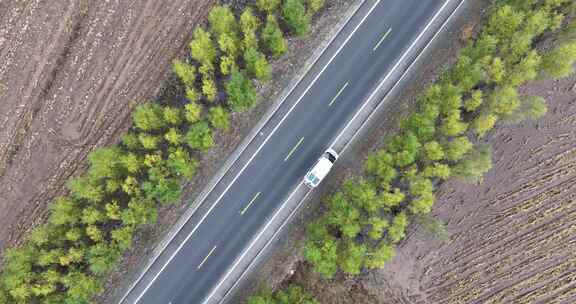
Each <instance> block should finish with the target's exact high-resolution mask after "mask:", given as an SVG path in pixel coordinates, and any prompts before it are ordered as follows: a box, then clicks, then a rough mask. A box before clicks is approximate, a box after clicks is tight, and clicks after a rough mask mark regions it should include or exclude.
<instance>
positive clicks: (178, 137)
mask: <svg viewBox="0 0 576 304" xmlns="http://www.w3.org/2000/svg"><path fill="white" fill-rule="evenodd" d="M164 139H165V140H166V141H167V142H168V143H169V144H171V145H173V146H178V145H180V144H181V143H182V133H180V131H179V130H178V129H176V128H170V129H169V130H168V132H166V134H164Z"/></svg>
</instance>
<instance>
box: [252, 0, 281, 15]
mask: <svg viewBox="0 0 576 304" xmlns="http://www.w3.org/2000/svg"><path fill="white" fill-rule="evenodd" d="M280 1H281V0H256V7H257V8H258V9H259V10H260V11H262V12H265V13H268V14H269V15H271V14H272V13H273V12H274V11H276V10H277V9H278V7H279V6H280Z"/></svg>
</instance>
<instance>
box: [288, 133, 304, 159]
mask: <svg viewBox="0 0 576 304" xmlns="http://www.w3.org/2000/svg"><path fill="white" fill-rule="evenodd" d="M303 141H304V137H302V138H300V140H299V141H298V143H297V144H296V145H295V146H294V148H292V150H290V152H289V153H288V155H286V158H284V161H287V160H288V159H289V158H290V156H292V154H293V153H294V152H295V151H296V149H298V147H300V145H301V144H302V142H303Z"/></svg>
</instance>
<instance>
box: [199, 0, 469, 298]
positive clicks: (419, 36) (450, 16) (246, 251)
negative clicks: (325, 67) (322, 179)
mask: <svg viewBox="0 0 576 304" xmlns="http://www.w3.org/2000/svg"><path fill="white" fill-rule="evenodd" d="M451 1H452V0H446V2H445V3H444V4H443V5H442V7H441V8H440V9H439V10H438V12H436V14H435V15H434V17H433V18H432V19H431V20H430V22H429V23H428V25H427V26H426V27H425V28H424V29H423V30H422V32H421V33H420V35H418V37H417V38H416V39H415V40H414V42H413V43H412V45H411V46H410V47H409V48H408V50H406V51H405V53H404V55H406V54H407V53H409V52H410V51H411V49H412V48H413V47H414V45H416V43H417V42H418V40H420V39H421V38H422V35H423V33H424V32H426V31H427V30H428V29H429V28H430V26H431V25H432V23H434V21H435V20H436V18H438V16H439V15H440V13H442V11H443V10H444V9H445V8H446V6H447V5H448V4H449V3H450V2H451ZM464 2H466V0H462V1H461V2H460V4H459V5H458V6H457V7H456V8H455V9H454V11H453V12H452V13H451V14H450V15H449V16H448V18H447V19H446V20H445V21H444V23H443V24H442V25H441V26H440V28H439V29H438V31H437V32H436V33H435V34H434V36H432V38H431V39H430V41H429V42H428V43H427V44H426V45H425V46H424V48H423V49H422V51H421V52H420V53H419V54H418V55H417V56H416V58H414V61H413V62H412V63H411V64H410V65H409V66H408V68H407V69H406V70H405V71H404V73H403V75H402V76H401V77H400V79H399V80H398V82H396V84H398V83H399V82H400V80H401V79H403V78H404V76H405V75H406V74H407V73H408V71H409V70H410V68H412V66H413V65H414V63H415V62H416V61H417V60H418V59H419V58H420V57H421V55H422V54H423V53H424V52H425V51H426V49H428V47H429V46H430V45H431V44H432V42H434V40H436V37H438V35H439V33H440V32H442V30H443V29H444V28H445V27H446V24H448V22H449V21H450V19H452V17H453V16H454V15H455V13H456V12H457V11H458V9H459V8H460V7H461V6H462V5H463V4H464ZM404 57H405V56H402V57H401V58H400V60H399V61H398V63H400V62H402V60H403V59H404ZM398 63H397V64H396V65H395V66H394V68H393V69H392V70H390V72H389V73H388V75H387V76H386V77H385V78H384V79H383V80H382V81H381V82H380V84H379V85H378V86H377V87H376V89H375V90H374V92H377V91H378V90H379V89H380V88H381V87H382V85H383V84H384V83H385V82H386V80H387V79H388V78H389V76H390V75H391V74H392V72H393V71H394V69H396V68H397V66H398ZM396 84H395V85H394V86H393V87H392V88H391V89H390V91H389V92H388V93H387V94H386V95H388V94H389V93H390V92H392V90H393V89H394V88H395V87H396V86H397V85H396ZM375 94H376V93H372V94H371V95H370V96H369V97H368V98H367V99H366V101H365V103H364V104H363V105H362V107H361V108H360V109H359V110H358V112H356V114H358V113H360V112H361V110H362V109H363V108H364V106H365V105H366V104H368V101H370V99H372V98H373V97H374V95H375ZM384 98H386V96H384V97H383V99H384ZM375 110H376V109H375ZM372 113H374V112H372ZM356 116H357V115H354V117H353V118H352V119H351V120H350V121H349V123H348V124H346V127H344V128H343V129H342V131H341V132H340V134H339V135H338V137H340V136H341V135H342V134H343V133H344V132H345V130H346V129H347V128H348V126H349V124H350V122H351V121H353V120H354V119H355V118H356ZM370 116H371V115H370ZM370 116H369V118H370ZM363 126H364V124H362V125H361V127H360V128H362V127H363ZM355 134H357V132H356V133H355ZM335 142H336V140H335V141H333V142H332V144H331V145H330V146H332V145H333V144H334V143H335ZM347 147H348V145H346V146H345V147H344V148H343V149H342V151H344V149H346V148H347ZM301 185H302V184H298V186H296V189H294V190H293V191H292V193H291V194H290V196H288V198H287V199H286V200H285V201H284V203H283V204H282V206H280V208H278V210H277V211H276V213H275V214H274V215H273V216H272V218H271V219H270V220H269V221H268V223H267V224H266V226H264V228H263V229H262V230H261V231H260V233H259V234H258V235H256V238H254V240H253V241H252V242H251V243H250V245H249V247H248V248H247V249H246V250H244V252H243V253H242V255H241V256H240V257H239V258H237V259H236V262H235V263H234V265H233V266H232V268H230V270H229V271H228V272H227V273H226V274H225V275H224V277H223V278H222V279H221V280H220V282H219V283H218V285H216V287H215V288H214V289H213V290H212V292H211V293H210V294H209V295H208V297H207V298H206V299H205V300H204V301H203V302H202V303H206V301H208V300H210V298H212V297H213V296H214V293H215V292H216V291H217V290H218V288H219V287H220V286H221V285H222V284H223V283H224V281H225V280H226V278H227V277H228V276H230V274H231V273H232V271H233V270H234V269H235V268H236V267H237V266H238V264H239V263H240V261H241V260H242V259H243V258H244V256H245V255H246V254H247V253H248V251H249V250H250V249H251V248H252V247H253V246H254V244H255V243H256V242H257V241H258V239H259V238H260V237H261V236H262V234H263V233H264V232H265V231H266V229H267V228H268V226H270V224H271V223H272V222H273V221H274V219H275V218H276V217H277V216H278V214H280V212H281V211H282V209H283V208H284V207H285V206H286V202H288V201H290V199H291V198H292V196H293V195H294V194H295V193H296V192H297V191H298V189H299V188H300V186H301ZM311 192H312V191H311V190H309V191H308V192H307V193H306V195H305V196H304V197H303V198H302V199H301V200H300V202H299V203H298V205H297V207H296V208H294V210H293V211H292V212H291V214H290V215H289V216H288V218H287V219H286V220H285V221H284V222H283V223H282V225H281V226H280V228H279V229H278V230H277V231H275V232H274V234H273V236H272V238H270V240H268V242H267V243H266V244H265V245H264V247H263V248H262V250H261V251H260V252H259V253H258V254H260V253H261V252H263V251H264V250H265V249H266V247H267V246H268V245H269V244H270V243H271V242H272V240H273V239H274V237H275V236H276V235H277V234H278V233H279V231H281V229H282V228H283V227H284V225H285V224H286V223H287V222H288V221H289V220H290V218H291V217H292V216H293V214H294V213H295V212H296V211H297V210H298V209H300V206H301V205H302V203H303V202H304V201H305V200H306V198H307V197H308V195H309V194H310V193H311ZM254 260H255V259H254ZM251 265H252V262H251V263H250V264H249V265H248V268H249V267H250V266H251ZM245 273H246V272H243V273H242V274H241V277H242V276H243V275H244V274H245ZM239 281H240V280H237V281H236V282H235V283H234V284H233V285H232V287H231V288H230V289H229V290H228V292H229V291H231V290H233V289H234V287H235V286H236V285H237V284H238V282H239ZM228 292H226V294H224V297H223V299H224V298H225V297H226V296H227V294H228Z"/></svg>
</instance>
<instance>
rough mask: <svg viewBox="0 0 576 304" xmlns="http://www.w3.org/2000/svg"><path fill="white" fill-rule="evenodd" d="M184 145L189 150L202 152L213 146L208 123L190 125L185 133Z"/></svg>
mask: <svg viewBox="0 0 576 304" xmlns="http://www.w3.org/2000/svg"><path fill="white" fill-rule="evenodd" d="M186 143H187V144H188V146H189V147H190V148H191V149H194V150H200V151H203V152H205V151H207V150H208V149H210V148H211V147H212V146H214V139H212V130H211V129H210V126H209V125H208V123H206V122H204V121H201V122H197V123H194V124H192V125H191V126H190V129H188V132H187V133H186Z"/></svg>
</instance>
